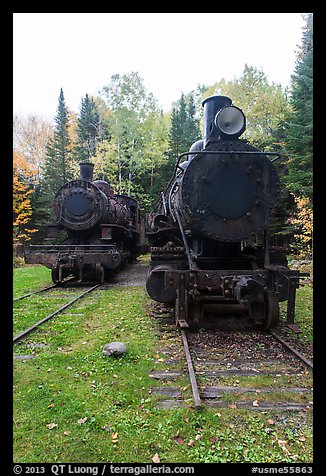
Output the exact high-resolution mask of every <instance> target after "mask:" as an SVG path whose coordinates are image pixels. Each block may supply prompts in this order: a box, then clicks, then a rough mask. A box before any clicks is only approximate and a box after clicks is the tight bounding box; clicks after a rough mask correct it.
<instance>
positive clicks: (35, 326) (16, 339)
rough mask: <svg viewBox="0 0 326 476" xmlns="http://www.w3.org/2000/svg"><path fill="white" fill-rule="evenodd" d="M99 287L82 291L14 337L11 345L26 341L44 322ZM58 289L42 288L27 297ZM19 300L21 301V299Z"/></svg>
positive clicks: (97, 285)
mask: <svg viewBox="0 0 326 476" xmlns="http://www.w3.org/2000/svg"><path fill="white" fill-rule="evenodd" d="M99 286H101V285H100V284H96V285H95V286H92V287H90V288H88V289H87V290H86V291H84V292H83V293H81V294H79V295H78V296H77V297H75V298H74V299H72V300H71V301H69V302H68V303H66V304H65V305H64V306H62V307H60V308H59V309H57V310H56V311H54V312H52V313H51V314H48V315H47V316H46V317H44V318H43V319H41V320H40V321H38V322H36V323H35V324H33V325H32V326H31V327H29V328H28V329H25V330H24V331H22V332H20V333H19V334H17V335H15V336H14V337H13V343H14V344H17V343H18V342H21V341H22V340H24V339H26V337H27V336H28V335H29V334H30V333H32V332H34V331H35V330H36V329H38V328H39V327H40V326H41V325H42V324H43V323H44V322H47V321H48V320H49V319H52V317H54V316H56V315H57V314H59V313H60V312H62V311H64V310H65V309H67V307H69V306H71V305H72V304H74V303H75V302H77V301H79V299H81V298H82V297H84V296H86V295H87V294H89V293H91V292H92V291H94V290H95V289H97V288H98V287H99ZM56 287H58V286H57V285H53V286H49V287H48V288H43V289H41V290H39V291H36V292H33V293H30V294H29V295H31V294H36V293H38V292H42V291H45V290H47V289H52V288H56ZM29 295H25V296H22V298H23V297H27V296H29ZM22 298H21V299H22Z"/></svg>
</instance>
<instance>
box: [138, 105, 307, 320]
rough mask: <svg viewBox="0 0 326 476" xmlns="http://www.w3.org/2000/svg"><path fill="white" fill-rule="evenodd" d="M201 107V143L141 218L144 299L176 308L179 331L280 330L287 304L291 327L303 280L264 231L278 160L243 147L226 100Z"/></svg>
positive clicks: (241, 122)
mask: <svg viewBox="0 0 326 476" xmlns="http://www.w3.org/2000/svg"><path fill="white" fill-rule="evenodd" d="M203 107H204V134H203V139H202V140H199V141H196V142H195V143H194V144H193V145H192V146H191V147H190V150H189V152H185V153H183V154H181V155H180V156H179V158H178V161H177V164H176V168H175V172H174V175H173V177H172V179H171V180H170V182H169V184H168V185H167V188H166V190H165V192H162V194H161V198H160V200H159V201H158V203H157V204H156V206H155V208H154V210H153V211H152V212H151V213H149V214H148V215H147V216H146V236H147V238H148V241H149V243H150V246H151V265H150V272H149V274H148V277H147V282H146V289H147V292H148V294H149V296H150V297H151V298H152V299H154V300H155V301H158V302H161V303H170V304H171V303H172V304H173V303H175V317H176V323H177V325H179V326H181V327H189V326H193V327H196V326H197V327H198V325H200V323H201V322H202V321H203V319H204V316H206V315H207V316H208V315H210V316H213V317H214V319H215V318H216V317H222V316H224V317H225V316H231V315H232V316H233V317H234V316H235V317H246V318H247V319H249V322H251V323H253V324H254V325H255V326H258V327H260V328H263V329H271V328H273V327H275V326H276V325H277V324H278V322H279V315H280V312H279V302H280V301H287V323H288V324H289V325H293V323H294V306H295V294H296V289H297V287H298V286H299V279H300V273H298V272H297V271H294V270H290V269H289V268H288V266H287V258H286V249H285V247H284V246H283V245H281V246H279V245H278V244H277V243H276V245H277V246H276V245H275V240H274V241H273V239H272V238H273V237H272V236H271V231H270V223H271V219H272V216H273V211H274V210H275V207H276V205H277V204H278V201H279V197H280V181H279V177H278V173H277V171H276V168H275V165H274V163H273V162H274V161H275V160H276V159H277V158H279V154H277V153H265V152H261V151H259V150H258V149H256V148H255V147H253V146H252V145H250V143H249V142H248V141H247V140H244V139H240V136H241V135H242V133H243V132H244V131H245V129H246V117H245V115H244V113H243V111H242V110H241V109H240V108H238V107H236V106H234V105H233V104H232V100H231V99H230V98H228V97H226V96H211V97H208V98H207V99H205V100H204V102H203ZM269 156H271V158H269ZM185 159H186V160H185ZM182 160H183V161H182Z"/></svg>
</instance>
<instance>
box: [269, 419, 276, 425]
mask: <svg viewBox="0 0 326 476" xmlns="http://www.w3.org/2000/svg"><path fill="white" fill-rule="evenodd" d="M267 423H268V424H269V425H274V423H275V422H274V420H267Z"/></svg>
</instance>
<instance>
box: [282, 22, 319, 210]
mask: <svg viewBox="0 0 326 476" xmlns="http://www.w3.org/2000/svg"><path fill="white" fill-rule="evenodd" d="M305 19H306V25H305V28H304V31H303V37H302V45H301V48H300V51H299V53H298V56H297V62H296V68H295V72H294V74H293V76H292V88H291V98H290V103H291V106H292V110H291V112H290V113H289V115H288V117H287V121H286V124H285V136H286V145H287V152H288V154H289V161H288V171H289V173H288V175H287V178H286V182H287V187H288V189H289V190H290V191H291V192H292V193H294V194H295V195H296V196H307V197H308V198H309V199H310V200H311V201H312V174H313V172H312V156H313V25H312V15H311V14H309V15H307V16H306V18H305Z"/></svg>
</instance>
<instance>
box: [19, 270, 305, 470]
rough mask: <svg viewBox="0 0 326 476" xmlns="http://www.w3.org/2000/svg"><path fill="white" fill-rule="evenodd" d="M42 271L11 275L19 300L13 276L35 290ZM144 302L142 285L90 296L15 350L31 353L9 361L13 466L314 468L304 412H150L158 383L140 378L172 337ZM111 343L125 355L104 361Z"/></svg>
mask: <svg viewBox="0 0 326 476" xmlns="http://www.w3.org/2000/svg"><path fill="white" fill-rule="evenodd" d="M43 270H44V268H41V267H35V268H23V269H17V270H14V275H15V278H16V283H17V286H18V287H19V288H20V293H19V295H20V294H21V293H23V292H26V291H28V290H26V289H24V290H23V285H22V284H21V283H20V280H23V281H25V286H26V283H27V282H28V277H27V276H26V275H25V274H24V275H23V274H20V275H19V276H18V275H16V272H20V273H21V271H27V272H29V273H31V276H32V275H34V278H35V276H36V275H38V279H36V278H35V284H36V282H37V283H38V284H39V285H40V286H41V287H42V286H43V285H44V284H45V283H44V281H46V279H47V278H46V276H45V275H43V278H42V276H41V274H42V272H43ZM45 271H47V272H48V270H45ZM42 279H43V282H42ZM56 292H57V291H56ZM59 294H60V293H59ZM39 299H40V303H41V307H42V308H44V306H45V304H46V300H44V299H45V298H44V297H43V298H42V299H41V298H39ZM48 300H49V301H50V298H48ZM58 301H59V297H58V298H56V299H55V304H56V306H57V304H58ZM149 304H150V300H149V298H148V296H147V294H146V290H145V289H144V288H143V287H117V288H110V289H107V290H102V291H95V292H94V293H92V294H91V295H89V296H88V297H85V298H83V299H82V300H81V301H79V302H78V303H76V305H74V306H73V307H71V308H68V309H67V311H66V312H65V313H63V314H61V315H59V316H56V317H55V318H54V319H53V320H51V321H49V322H47V323H45V324H44V325H43V326H42V329H41V330H40V331H38V332H36V333H34V334H32V335H31V336H30V337H29V339H28V340H27V341H24V343H22V344H21V345H19V346H17V347H15V353H19V354H26V353H30V352H31V350H30V346H31V344H33V345H34V346H35V347H34V350H33V352H34V353H37V357H35V358H34V359H26V360H25V361H22V360H14V415H13V417H14V461H15V462H22V463H23V462H28V463H32V462H62V463H65V462H66V463H67V462H77V463H86V462H87V463H89V462H112V463H131V462H140V463H151V462H152V458H153V456H154V455H155V454H156V453H158V455H159V457H160V460H161V462H162V463H183V462H187V463H196V462H257V463H258V462H263V463H275V462H281V463H284V462H289V463H300V462H306V463H310V462H312V458H313V456H312V431H311V421H310V414H309V413H307V414H305V413H302V414H300V416H299V417H298V416H297V415H294V414H293V413H286V414H284V413H283V414H280V413H275V414H274V413H272V412H267V413H261V412H259V413H258V412H251V411H248V410H245V409H231V408H223V409H209V408H204V409H203V410H202V411H197V410H195V409H194V408H192V407H191V406H190V405H189V407H185V408H176V409H173V410H158V409H157V408H155V403H156V401H157V399H158V398H159V397H158V396H157V395H153V394H152V393H151V387H152V386H158V385H160V384H159V383H158V381H157V380H155V379H153V378H150V377H149V376H148V374H149V373H150V372H151V371H154V370H160V369H164V368H166V364H165V363H164V361H163V362H160V361H157V360H158V357H157V354H159V357H160V358H161V357H162V358H164V359H167V357H166V356H165V357H164V356H163V354H161V353H159V349H160V348H162V347H165V345H166V344H167V342H168V343H169V345H170V344H171V339H164V336H162V337H163V338H159V337H158V333H157V331H158V328H157V326H158V324H157V322H156V321H155V319H152V318H151V317H150V316H149V312H148V309H149ZM22 305H23V304H22ZM27 308H28V306H27ZM27 308H26V312H27ZM35 312H36V311H35ZM32 317H33V316H30V319H32ZM35 320H37V319H35ZM112 341H122V342H124V343H125V344H126V345H127V347H128V352H127V354H125V355H124V356H122V357H120V358H112V357H111V358H107V357H105V356H103V355H102V349H103V347H104V345H105V344H106V343H108V342H112ZM37 344H42V347H36V345H37ZM35 355H36V354H35ZM179 382H181V383H182V385H184V386H187V385H188V386H189V381H188V380H187V379H186V378H185V377H182V378H181V379H180V380H179V381H178V384H179ZM164 384H166V385H167V383H164ZM240 385H241V383H240ZM188 388H189V387H188ZM187 392H188V390H187V391H186V392H185V393H186V394H187Z"/></svg>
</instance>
